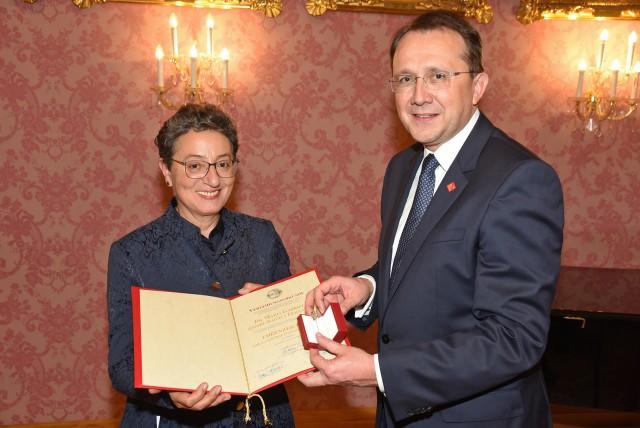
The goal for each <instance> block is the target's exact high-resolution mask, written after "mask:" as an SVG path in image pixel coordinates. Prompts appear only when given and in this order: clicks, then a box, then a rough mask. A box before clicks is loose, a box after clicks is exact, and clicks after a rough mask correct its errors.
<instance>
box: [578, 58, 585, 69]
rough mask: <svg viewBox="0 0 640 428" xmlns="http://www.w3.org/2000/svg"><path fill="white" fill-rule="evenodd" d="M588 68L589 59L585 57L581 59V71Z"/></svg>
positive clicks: (579, 67) (579, 66)
mask: <svg viewBox="0 0 640 428" xmlns="http://www.w3.org/2000/svg"><path fill="white" fill-rule="evenodd" d="M586 69H587V61H586V60H584V59H581V60H580V64H578V70H579V71H585V70H586Z"/></svg>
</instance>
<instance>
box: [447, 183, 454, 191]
mask: <svg viewBox="0 0 640 428" xmlns="http://www.w3.org/2000/svg"><path fill="white" fill-rule="evenodd" d="M447 190H448V191H449V192H453V191H454V190H456V183H455V182H454V181H452V182H451V183H449V184H447Z"/></svg>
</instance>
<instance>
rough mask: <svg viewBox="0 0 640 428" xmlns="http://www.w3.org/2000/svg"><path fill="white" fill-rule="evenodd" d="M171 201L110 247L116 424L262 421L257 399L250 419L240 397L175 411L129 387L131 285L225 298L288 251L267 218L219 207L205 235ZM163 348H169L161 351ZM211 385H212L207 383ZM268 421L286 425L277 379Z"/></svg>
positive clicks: (208, 426) (280, 264)
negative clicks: (119, 413)
mask: <svg viewBox="0 0 640 428" xmlns="http://www.w3.org/2000/svg"><path fill="white" fill-rule="evenodd" d="M174 206H175V201H172V204H171V206H169V208H168V209H167V211H166V212H165V213H164V214H163V215H162V216H161V217H160V218H158V219H157V220H155V221H153V222H152V223H149V224H148V225H146V226H143V227H141V228H139V229H137V230H135V231H133V232H131V233H129V234H128V235H126V236H125V237H123V238H122V239H120V240H118V241H116V242H115V243H113V245H112V246H111V251H110V253H109V268H108V274H107V277H108V279H107V288H108V291H107V299H108V309H109V376H110V377H111V382H112V383H113V386H114V388H115V389H117V390H118V391H120V392H122V393H123V394H125V395H126V396H127V403H126V406H125V409H124V415H123V417H122V420H121V423H120V426H121V427H132V428H146V427H148V428H152V427H153V428H155V427H156V423H157V422H156V421H157V416H160V425H159V426H160V427H162V428H165V427H167V428H180V427H205V428H222V427H224V428H228V427H250V428H252V427H263V426H264V423H263V418H262V411H261V410H262V409H261V404H260V403H259V400H257V399H253V400H252V402H251V417H252V421H251V422H249V423H248V424H245V422H244V416H245V410H244V409H239V408H240V407H241V403H242V402H243V401H244V398H245V397H236V396H233V397H232V398H231V400H229V401H227V402H225V403H223V404H221V405H219V406H216V407H213V408H211V409H207V410H205V411H192V410H181V409H176V408H175V406H174V405H173V403H172V402H171V399H170V398H169V396H168V394H167V393H166V392H162V393H160V394H157V395H151V394H149V393H148V392H147V390H146V389H144V390H142V389H135V388H134V387H133V339H132V322H131V286H132V285H139V286H142V287H150V288H155V289H161V290H171V291H181V292H186V293H194V294H204V295H210V296H218V297H231V296H234V295H236V294H237V291H238V290H239V289H240V288H241V287H242V286H243V285H244V283H245V282H247V281H249V282H255V283H259V284H267V283H270V282H273V281H276V280H279V279H282V278H284V277H286V276H289V275H290V272H289V257H288V255H287V252H286V250H285V248H284V246H283V244H282V241H281V239H280V237H279V236H278V234H277V233H276V231H275V229H274V227H273V225H272V224H271V222H269V221H267V220H263V219H258V218H255V217H250V216H247V215H244V214H239V213H234V212H231V211H228V210H226V209H224V210H223V211H222V212H221V217H220V221H219V222H218V226H216V228H215V229H214V230H213V231H212V233H211V235H210V236H209V238H206V237H204V236H202V235H201V234H200V230H199V229H198V228H197V227H196V226H194V225H193V224H191V223H189V222H188V221H186V220H185V219H183V218H182V217H180V215H179V214H178V213H177V211H176V210H175V207H174ZM167 352H171V350H170V349H167ZM210 386H213V385H210ZM260 395H261V396H262V397H263V398H264V401H265V403H266V407H267V413H268V416H269V419H271V422H272V424H273V426H274V427H293V426H294V421H293V415H292V412H291V408H290V406H289V402H288V399H287V394H286V392H285V390H284V387H283V386H282V385H279V386H276V387H274V388H271V389H269V390H267V391H263V392H261V393H260Z"/></svg>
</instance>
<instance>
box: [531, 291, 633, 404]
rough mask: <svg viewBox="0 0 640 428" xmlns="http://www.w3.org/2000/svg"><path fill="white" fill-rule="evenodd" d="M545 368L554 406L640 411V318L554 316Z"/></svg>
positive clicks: (592, 314)
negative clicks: (564, 405)
mask: <svg viewBox="0 0 640 428" xmlns="http://www.w3.org/2000/svg"><path fill="white" fill-rule="evenodd" d="M639 286H640V284H639ZM542 364H543V370H544V374H545V379H546V382H547V389H548V392H549V398H550V400H551V402H552V403H556V404H567V405H573V406H582V407H595V408H602V409H611V410H629V411H639V410H640V315H631V314H616V313H606V312H588V311H567V310H553V311H552V317H551V328H550V331H549V340H548V344H547V350H546V352H545V355H544V357H543V361H542Z"/></svg>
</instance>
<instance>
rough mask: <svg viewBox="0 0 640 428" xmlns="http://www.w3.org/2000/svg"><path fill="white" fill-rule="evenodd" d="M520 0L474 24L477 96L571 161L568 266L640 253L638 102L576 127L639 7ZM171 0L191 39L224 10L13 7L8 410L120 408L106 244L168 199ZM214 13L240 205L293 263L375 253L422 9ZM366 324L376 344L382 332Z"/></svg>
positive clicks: (0, 133) (2, 171) (3, 333)
mask: <svg viewBox="0 0 640 428" xmlns="http://www.w3.org/2000/svg"><path fill="white" fill-rule="evenodd" d="M517 3H518V2H517V1H516V0H509V1H500V2H498V1H497V0H494V1H492V2H491V4H492V7H493V10H494V18H493V20H492V22H490V23H489V24H485V25H483V24H477V23H475V22H474V23H473V24H474V25H476V26H477V28H479V30H480V32H481V34H482V36H483V38H484V43H485V64H486V69H487V71H488V72H489V74H490V76H491V83H490V87H489V90H488V94H487V95H486V97H485V99H484V100H483V101H482V104H481V107H482V109H483V111H484V112H485V113H486V114H487V115H488V117H489V118H490V119H491V120H492V121H493V122H494V123H495V124H496V125H498V126H500V127H501V128H503V129H504V130H505V131H506V132H507V133H509V134H511V135H512V136H513V137H515V138H517V139H518V140H520V141H521V142H523V143H524V144H525V145H527V146H528V147H529V148H531V149H532V150H533V151H535V152H536V153H538V154H539V155H540V156H541V157H542V158H544V159H546V160H547V161H548V162H550V163H551V164H552V165H553V166H554V167H555V168H556V169H557V171H558V172H559V174H560V177H561V179H562V182H563V186H564V192H565V198H566V228H565V247H564V254H563V263H564V264H565V265H570V266H588V267H606V268H630V269H638V268H640V220H639V217H638V215H637V212H638V211H639V210H640V174H639V173H638V171H640V138H639V134H640V115H639V114H638V113H636V114H635V115H634V116H632V117H630V118H628V119H626V120H625V121H623V122H619V123H616V124H614V125H613V126H611V127H607V128H606V129H605V133H604V136H603V137H602V138H596V137H594V136H593V135H590V134H585V133H583V132H581V131H580V130H579V126H578V125H579V124H578V123H577V122H576V120H575V118H574V116H573V114H572V113H571V111H570V104H569V103H568V101H567V99H568V97H570V96H573V94H574V93H575V84H576V79H577V63H578V60H579V58H580V57H581V56H585V55H592V54H593V53H592V51H593V52H594V51H595V49H596V47H597V45H596V42H597V35H598V34H599V32H600V30H601V29H602V28H605V27H607V28H608V29H609V33H610V40H614V39H615V38H618V39H620V40H621V42H620V43H619V44H618V45H619V46H618V49H619V50H620V55H621V56H620V57H621V58H623V57H622V55H624V52H623V49H624V48H625V46H626V45H625V41H626V37H627V34H628V33H629V32H630V31H631V30H632V29H635V31H636V32H640V28H639V24H638V22H639V21H618V22H596V21H590V22H588V21H585V22H567V21H543V22H536V23H534V24H530V25H527V26H525V25H522V24H520V23H519V22H517V21H516V19H515V11H516V9H517ZM171 12H174V13H176V15H177V16H178V19H179V22H180V27H179V28H180V31H181V34H183V37H184V38H185V39H189V38H198V37H200V36H201V34H200V33H201V29H202V28H204V27H203V26H204V19H205V16H206V14H207V13H209V12H210V11H209V10H205V9H195V8H180V7H160V6H153V5H141V4H124V3H106V4H102V5H97V6H94V7H92V8H89V9H83V10H81V9H78V8H76V7H75V6H74V5H73V4H72V2H71V1H67V0H65V1H62V0H39V1H37V2H36V3H34V4H28V3H25V2H23V1H22V0H9V1H3V2H2V3H0V35H1V36H0V37H1V38H0V40H1V43H0V75H1V76H2V78H1V79H0V202H1V203H0V424H17V423H30V422H48V421H64V420H68V421H71V420H79V419H108V418H114V417H117V416H118V415H119V412H120V410H121V408H122V407H121V406H122V397H121V396H120V395H118V394H117V393H116V392H115V391H113V390H112V389H111V386H110V383H109V379H108V376H107V373H106V346H107V344H106V328H107V326H106V309H105V293H106V290H105V286H106V285H105V278H106V262H107V254H108V250H109V245H110V243H111V242H112V241H114V240H115V239H117V238H118V237H120V236H122V235H123V234H124V233H126V232H127V231H129V230H132V229H133V228H135V227H138V226H140V225H142V224H144V223H146V222H148V221H150V220H152V219H153V218H155V217H156V216H158V215H159V214H160V213H161V212H163V210H164V209H165V207H166V204H167V202H168V200H169V197H170V194H169V193H168V190H167V189H166V188H165V187H164V185H163V181H162V179H161V177H160V174H159V171H158V168H157V154H156V152H155V150H154V145H153V138H154V136H155V134H156V132H157V130H158V129H159V127H160V125H161V123H162V122H163V121H164V120H165V119H166V118H167V117H168V116H169V115H170V112H169V111H168V110H166V109H163V108H162V107H159V106H157V105H156V104H155V103H154V100H153V96H152V93H151V91H150V87H151V86H152V85H154V84H155V59H154V56H153V53H154V50H155V46H156V44H158V43H162V44H163V45H164V47H165V50H166V49H168V47H169V40H170V32H169V28H168V24H167V23H168V17H169V15H170V13H171ZM213 13H214V16H215V19H216V30H215V35H214V38H215V43H216V45H217V46H223V45H225V46H227V47H228V48H229V50H230V52H231V62H230V70H229V73H230V75H229V80H230V86H231V88H232V89H233V91H234V95H233V100H234V106H233V108H231V110H230V112H231V114H232V116H233V117H234V118H235V120H236V121H237V125H238V128H239V134H240V152H239V157H240V159H241V162H242V163H241V165H240V166H241V170H240V173H239V174H240V176H239V182H238V183H237V185H236V190H235V195H234V198H233V201H232V206H233V208H235V209H238V210H241V211H244V212H246V213H249V214H253V215H257V216H262V217H267V218H269V219H271V220H273V222H274V223H275V225H276V228H277V230H278V231H279V233H280V234H281V236H282V237H283V239H284V242H285V245H286V247H287V249H288V251H289V253H290V256H291V259H292V270H293V271H294V272H296V271H301V270H304V269H307V268H310V267H316V268H317V269H318V270H319V272H320V274H321V275H322V276H323V277H327V276H329V275H332V274H351V273H353V272H355V271H357V270H359V269H362V268H365V267H368V266H369V265H370V264H371V263H373V262H374V259H375V254H376V244H377V239H378V229H379V220H378V210H379V192H380V187H381V182H382V177H383V174H384V169H385V165H386V162H387V161H388V159H389V158H390V157H391V156H392V155H393V153H395V152H396V151H398V150H400V149H401V148H402V147H404V146H406V145H407V144H410V143H411V141H410V138H409V137H408V136H407V135H406V134H405V132H404V131H403V129H402V127H401V125H400V124H399V122H398V121H397V119H396V115H395V112H394V106H393V100H392V96H391V93H390V91H389V90H388V88H387V85H386V79H388V75H389V62H388V53H387V49H388V45H389V42H390V39H391V37H392V34H393V33H394V31H395V29H397V28H398V27H399V26H401V25H402V24H404V23H405V22H408V21H409V20H410V19H412V17H411V16H402V15H391V14H375V13H350V12H331V13H327V14H325V15H323V16H322V17H312V16H310V15H309V14H308V13H307V12H306V10H305V4H304V2H303V1H300V0H284V2H283V10H282V13H281V14H280V16H278V17H277V18H267V17H265V16H263V15H262V14H260V13H258V12H253V11H248V10H214V11H213ZM585 34H591V35H593V41H592V42H591V41H590V40H587V39H586V38H585ZM610 45H611V46H612V48H611V52H612V54H613V53H615V50H616V47H615V46H616V44H615V43H613V42H612V43H611V44H610ZM639 55H640V54H639ZM580 287H581V285H580V284H575V290H574V291H572V290H569V289H567V288H563V289H562V290H560V292H559V296H561V297H562V299H563V301H562V302H563V305H564V304H565V303H566V304H569V305H571V304H572V300H571V299H572V296H581V295H583V293H587V292H589V293H593V292H595V293H596V295H597V296H598V297H597V299H596V300H597V301H598V302H599V304H602V302H608V301H611V302H613V303H614V304H615V305H616V306H615V308H616V310H619V311H624V310H625V308H626V307H625V305H624V302H625V300H628V299H631V298H633V296H636V298H637V296H638V292H637V290H638V287H640V284H635V283H625V284H622V285H621V286H618V287H616V288H613V289H611V290H608V289H607V288H606V287H600V288H598V285H597V284H593V283H589V284H588V289H584V290H582V289H581V288H580ZM621 296H628V299H625V298H621ZM583 301H593V299H583ZM567 302H568V303H567ZM574 303H576V304H579V303H580V300H579V299H578V300H575V301H574ZM352 339H353V342H354V343H355V344H356V345H358V346H363V347H365V348H366V349H368V350H369V351H371V352H373V351H374V350H375V335H374V332H367V333H359V332H353V333H352ZM287 387H288V389H289V392H290V395H291V398H292V402H293V404H294V406H295V407H296V408H298V409H301V408H307V409H314V408H326V407H344V406H370V405H373V403H374V401H375V392H374V391H373V390H371V389H350V390H344V389H340V388H326V389H319V390H313V391H307V390H305V389H304V388H303V387H302V386H301V385H300V384H299V383H297V382H296V381H295V380H294V381H290V382H288V384H287Z"/></svg>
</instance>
